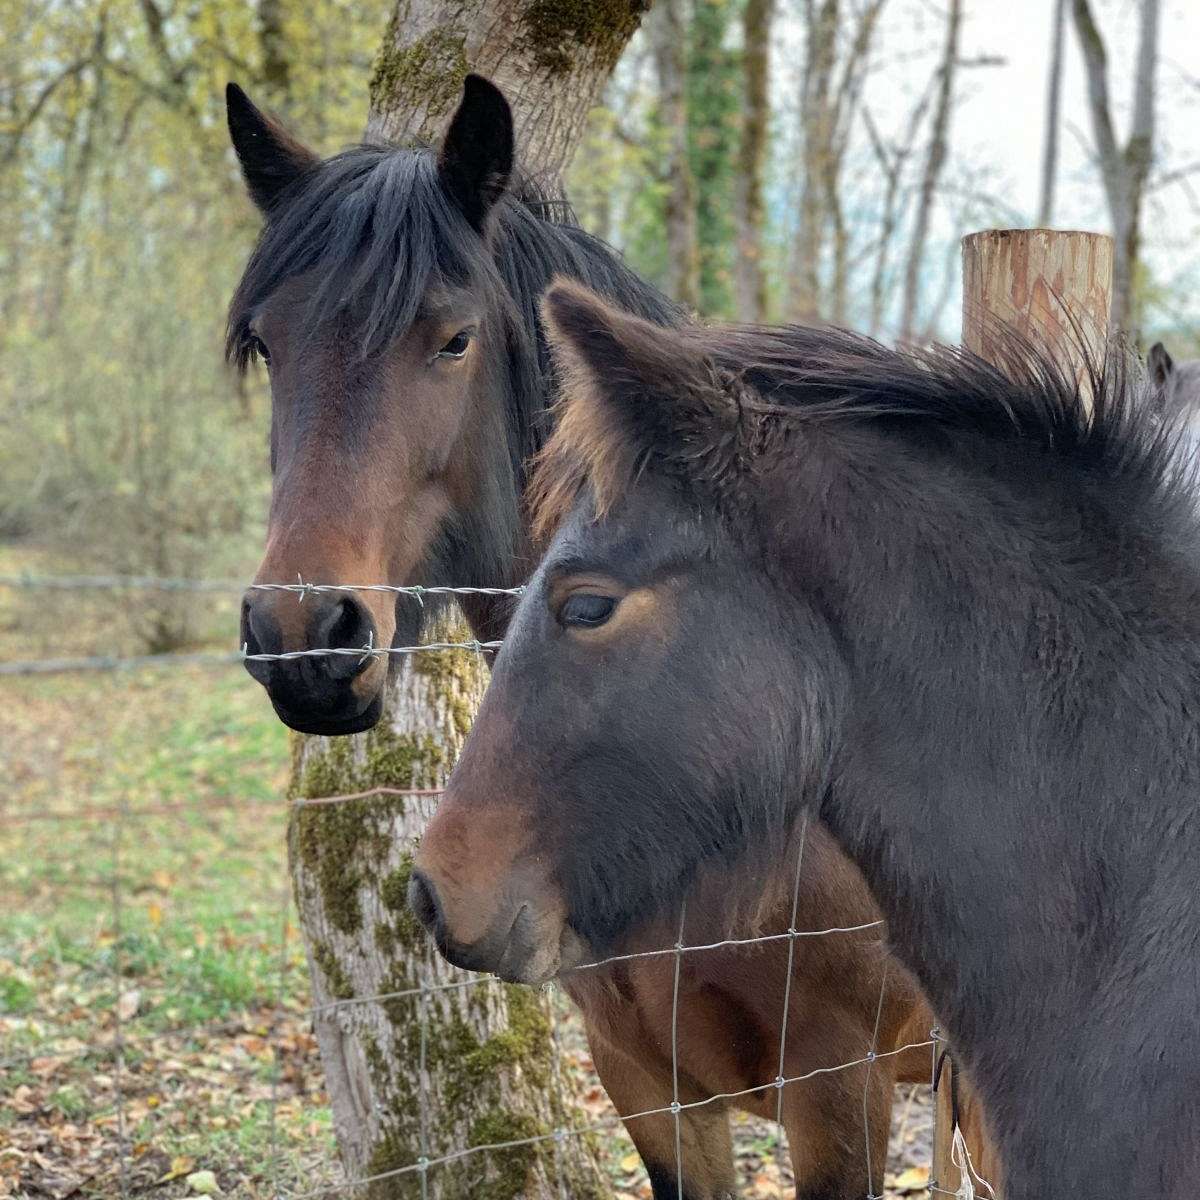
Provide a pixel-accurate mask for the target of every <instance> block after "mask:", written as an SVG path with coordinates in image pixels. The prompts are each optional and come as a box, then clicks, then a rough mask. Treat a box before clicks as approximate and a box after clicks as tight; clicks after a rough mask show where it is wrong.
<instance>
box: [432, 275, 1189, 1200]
mask: <svg viewBox="0 0 1200 1200" xmlns="http://www.w3.org/2000/svg"><path fill="white" fill-rule="evenodd" d="M546 314H547V320H548V324H549V327H550V336H551V340H552V344H554V346H555V347H556V352H557V355H558V358H559V360H560V363H561V367H562V370H563V373H564V377H565V389H566V394H567V398H566V400H565V403H564V407H563V410H562V413H561V415H560V417H559V419H558V422H557V426H556V431H555V433H554V435H553V437H552V438H551V440H550V442H549V444H548V446H547V447H546V448H545V450H544V451H543V453H542V456H541V463H540V467H539V472H538V478H537V479H536V480H535V483H534V491H535V494H536V496H537V498H538V499H537V504H538V512H539V520H540V521H541V523H542V524H543V525H544V526H546V527H547V528H548V529H552V530H554V531H556V532H555V533H554V537H553V540H552V542H551V544H550V547H549V550H548V552H547V554H546V556H545V558H544V560H543V561H542V563H541V565H540V566H539V568H538V570H537V572H536V574H535V575H534V576H533V578H532V580H531V581H530V583H529V586H528V588H527V589H526V592H525V594H524V596H523V598H522V599H521V601H520V604H519V607H518V609H517V612H516V615H515V617H514V619H513V621H512V624H511V625H510V627H509V631H508V635H507V638H506V640H505V643H504V646H503V648H502V649H501V651H500V653H499V656H498V659H497V662H496V665H495V669H494V673H493V675H492V680H491V684H490V687H489V690H488V692H487V694H486V697H485V699H484V702H483V705H482V708H481V710H480V712H479V715H478V718H477V720H476V722H475V725H474V727H473V729H472V731H471V734H470V736H469V738H468V740H467V743H466V746H465V748H464V751H463V754H462V756H461V758H460V760H459V762H458V764H457V766H456V767H455V769H454V772H453V774H452V776H451V779H450V781H449V786H448V790H447V792H446V794H445V796H444V798H443V800H442V803H441V805H440V806H439V808H438V811H437V813H436V815H435V817H434V819H433V821H432V822H431V824H430V826H429V828H428V830H427V832H426V835H425V837H424V838H423V840H422V843H421V846H420V851H419V854H418V855H417V859H416V868H417V872H416V874H415V875H414V881H413V884H412V888H411V896H410V900H411V903H412V905H413V908H414V911H415V912H416V913H417V914H418V916H420V917H421V918H422V919H423V920H425V921H426V922H427V923H428V924H429V925H430V926H431V927H432V928H433V929H434V930H435V932H436V934H437V936H438V938H439V941H440V942H441V943H442V944H443V945H446V946H449V947H452V948H455V949H456V950H457V952H460V953H461V952H464V951H465V952H467V953H474V954H475V956H476V958H477V964H476V965H478V966H484V965H487V964H488V963H489V962H490V963H493V964H500V965H502V966H503V969H504V970H505V971H506V972H508V973H511V974H512V975H514V976H519V975H521V974H522V963H533V964H535V965H536V971H537V973H545V974H549V973H551V972H560V973H561V972H569V970H570V968H571V967H572V965H573V964H574V963H576V962H577V961H578V960H579V958H580V957H581V956H582V955H584V954H588V955H591V954H604V953H607V952H608V951H609V949H610V947H613V946H616V945H619V944H620V940H621V936H622V933H623V931H624V930H625V929H626V928H628V927H630V926H631V925H633V924H637V923H639V922H641V921H643V920H644V919H645V916H644V914H645V913H646V912H647V911H648V910H659V911H662V912H663V913H665V914H669V913H671V912H672V911H673V912H676V913H677V912H678V911H679V907H680V905H681V903H683V902H684V900H685V898H686V897H687V895H688V892H689V887H690V883H691V881H692V880H693V879H694V878H696V877H697V876H698V875H703V874H714V873H715V874H717V875H721V876H723V877H724V878H725V879H726V881H727V887H728V889H729V890H730V891H731V892H732V891H737V890H740V889H741V888H743V887H745V886H746V885H747V884H748V883H749V882H750V881H753V880H754V879H755V877H756V876H757V875H758V874H759V873H760V872H764V871H771V870H772V869H774V868H775V865H776V863H777V860H778V857H779V855H780V848H781V847H784V846H786V845H787V842H788V839H789V837H790V836H791V835H792V832H793V830H794V829H795V827H796V824H797V822H798V821H800V820H801V819H802V816H803V814H804V813H806V812H807V813H811V814H813V815H817V816H819V817H820V819H821V820H822V821H823V822H824V824H825V826H826V827H827V828H828V829H829V830H830V832H831V834H832V836H833V837H834V838H835V839H836V841H837V843H838V844H839V845H840V847H841V848H842V849H843V850H844V851H845V853H846V854H847V855H849V857H850V858H851V859H852V860H853V861H854V862H855V863H856V864H857V865H858V867H859V868H860V869H861V871H862V873H863V875H864V877H865V879H866V881H867V883H868V885H869V887H870V890H871V893H872V895H873V896H874V898H875V900H876V901H877V903H878V904H879V906H880V908H881V910H882V911H883V913H884V914H885V916H886V918H887V929H888V938H889V944H890V946H891V948H892V950H893V951H894V953H895V955H896V956H897V957H898V958H899V960H900V961H901V962H903V963H904V964H905V966H906V967H907V968H908V969H909V970H911V971H912V973H913V974H914V975H915V977H916V978H917V980H918V981H919V983H920V984H921V986H922V987H923V989H924V991H925V993H926V994H927V995H928V996H929V998H930V1000H931V1001H932V1004H933V1008H934V1010H935V1011H936V1012H937V1014H938V1015H939V1017H940V1018H941V1021H942V1024H943V1026H944V1028H945V1029H946V1030H947V1031H948V1034H949V1037H950V1039H951V1042H952V1044H953V1045H954V1047H955V1049H956V1053H957V1054H958V1056H959V1057H960V1058H961V1060H962V1061H963V1062H964V1064H965V1067H966V1069H967V1072H968V1074H969V1075H970V1078H971V1080H972V1083H973V1085H974V1087H975V1088H976V1091H977V1094H978V1096H979V1098H980V1099H981V1101H982V1105H983V1108H984V1110H985V1111H986V1113H987V1117H988V1125H989V1130H990V1133H991V1135H992V1136H993V1137H994V1139H995V1144H996V1147H997V1149H998V1153H999V1158H1000V1162H1001V1166H1002V1169H1003V1174H1004V1183H1005V1196H1006V1197H1007V1198H1008V1200H1032V1198H1033V1197H1042V1196H1065V1195H1086V1196H1089V1197H1096V1198H1097V1200H1128V1197H1131V1196H1137V1197H1149V1196H1155V1197H1165V1198H1180V1200H1181V1198H1182V1197H1185V1196H1190V1195H1192V1194H1193V1193H1194V1191H1195V1187H1196V1179H1197V1177H1198V1174H1200V1051H1198V1050H1197V1047H1198V1046H1200V969H1198V966H1197V964H1198V961H1200V960H1198V957H1197V955H1198V953H1200V810H1198V808H1197V797H1198V796H1200V558H1198V552H1197V546H1198V545H1200V537H1198V532H1200V531H1198V530H1197V527H1196V524H1197V517H1196V511H1195V493H1196V479H1195V469H1194V468H1193V467H1189V466H1188V464H1187V463H1186V462H1185V459H1184V456H1183V455H1182V454H1181V453H1180V452H1179V449H1178V440H1177V438H1178V431H1177V430H1176V429H1172V428H1171V427H1170V426H1166V427H1164V426H1163V425H1162V424H1161V422H1159V420H1158V419H1157V418H1156V417H1155V415H1154V414H1153V413H1152V412H1151V411H1150V410H1149V408H1147V407H1145V406H1139V405H1137V404H1136V403H1135V396H1136V389H1135V387H1134V386H1133V385H1132V384H1130V383H1129V382H1127V380H1126V377H1125V372H1124V368H1123V367H1122V365H1121V360H1119V359H1116V358H1114V359H1113V360H1111V362H1110V363H1109V364H1108V365H1103V366H1099V365H1098V366H1096V367H1095V369H1094V370H1093V371H1092V372H1091V375H1090V379H1089V380H1088V381H1087V383H1088V384H1089V385H1090V386H1088V387H1087V388H1086V389H1085V390H1086V391H1087V392H1089V393H1090V397H1091V399H1090V400H1089V399H1088V398H1086V397H1085V395H1084V392H1083V391H1081V389H1080V387H1079V385H1078V383H1077V381H1076V379H1075V378H1074V376H1073V375H1068V374H1066V373H1065V372H1063V371H1062V370H1061V369H1060V368H1059V367H1057V366H1056V365H1055V364H1054V363H1053V362H1052V361H1051V360H1050V359H1049V358H1048V357H1047V356H1046V355H1045V354H1044V353H1042V352H1039V351H1037V350H1036V349H1034V348H1032V347H1030V346H1028V345H1024V344H1022V343H1020V342H1019V341H1018V340H1017V339H1016V337H1015V335H1014V337H1013V339H1012V341H1011V344H1010V347H1009V350H1008V351H1007V352H1006V358H1007V361H1006V362H1005V363H1004V364H1003V366H1004V370H1003V371H1001V370H999V369H997V368H996V367H994V366H992V365H989V364H987V363H985V362H983V361H982V360H979V359H976V358H974V357H972V356H970V355H969V354H967V353H966V352H962V351H955V350H950V349H938V350H933V351H928V352H919V351H909V352H898V351H892V350H887V349H884V348H883V347H881V346H879V345H877V344H875V343H873V342H870V341H868V340H866V339H862V338H858V337H856V336H854V335H851V334H846V333H841V332H836V331H828V330H814V329H799V328H777V329H752V330H720V329H713V330H705V329H700V328H695V327H690V328H681V329H664V328H661V327H658V326H655V325H652V324H650V323H647V322H645V321H642V320H639V319H638V318H636V317H633V316H630V315H627V314H623V313H620V312H618V311H616V310H615V309H613V308H612V307H611V306H610V305H608V304H606V303H605V302H604V301H603V300H601V299H599V298H597V297H595V296H594V295H592V294H589V293H588V292H587V291H585V290H584V289H582V288H580V287H579V286H578V285H577V284H570V283H564V284H560V285H558V286H556V287H554V288H553V289H552V290H551V291H550V292H549V294H548V298H547V300H546ZM1114 364H1115V365H1114ZM498 827H500V828H503V830H504V832H505V840H504V842H503V843H502V848H501V849H498V843H497V841H496V840H495V837H494V831H495V830H496V829H497V828H498ZM481 914H488V917H487V918H484V917H482V916H481ZM667 919H668V921H669V917H668V918H667ZM481 926H484V927H486V933H484V934H483V935H482V936H481V937H480V939H479V940H478V941H476V942H475V943H474V944H473V945H471V946H467V947H461V946H459V945H458V939H459V938H460V937H461V936H463V932H462V931H466V932H467V936H471V934H470V931H472V930H478V929H480V928H481ZM769 1077H770V1073H769V1072H768V1073H767V1074H766V1075H764V1077H763V1078H761V1080H760V1082H761V1083H763V1084H768V1083H769Z"/></svg>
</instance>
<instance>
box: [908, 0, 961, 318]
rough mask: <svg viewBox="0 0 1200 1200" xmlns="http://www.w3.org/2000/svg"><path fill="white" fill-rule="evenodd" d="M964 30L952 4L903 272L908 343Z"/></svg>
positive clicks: (957, 5) (956, 1) (955, 1)
mask: <svg viewBox="0 0 1200 1200" xmlns="http://www.w3.org/2000/svg"><path fill="white" fill-rule="evenodd" d="M961 27H962V0H950V8H949V12H948V13H947V16H946V42H945V48H944V49H943V51H942V62H941V66H940V68H939V81H938V98H937V105H936V107H935V108H934V113H933V129H932V131H931V133H930V137H929V153H928V155H927V156H926V159H925V171H924V174H923V176H922V178H921V190H920V194H919V196H918V198H917V212H916V218H915V220H914V223H913V235H912V241H911V242H910V243H909V247H908V261H907V263H906V264H905V268H904V300H903V305H902V308H901V313H900V337H901V338H902V339H904V340H909V339H911V338H912V336H913V332H914V330H915V329H916V326H917V306H918V304H919V302H920V298H921V269H922V267H923V266H924V265H925V245H926V243H927V242H928V240H929V218H930V215H931V214H932V211H933V204H934V196H935V194H936V192H937V186H938V181H939V180H940V179H941V175H942V167H943V166H944V165H945V162H946V151H947V148H948V143H949V136H950V117H951V113H952V111H953V107H954V79H955V67H956V66H957V63H958V37H959V31H960V29H961Z"/></svg>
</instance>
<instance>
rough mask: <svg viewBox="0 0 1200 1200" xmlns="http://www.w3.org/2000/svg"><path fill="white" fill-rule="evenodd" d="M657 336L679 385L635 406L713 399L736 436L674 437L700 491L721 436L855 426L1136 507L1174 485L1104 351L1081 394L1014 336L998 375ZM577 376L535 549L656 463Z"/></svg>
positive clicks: (705, 334)
mask: <svg viewBox="0 0 1200 1200" xmlns="http://www.w3.org/2000/svg"><path fill="white" fill-rule="evenodd" d="M1077 336H1078V337H1079V342H1080V345H1081V346H1083V347H1084V348H1085V349H1086V341H1085V339H1084V338H1083V337H1082V335H1081V334H1079V335H1077ZM671 337H672V342H671V343H664V348H663V349H662V351H661V353H662V354H664V355H665V354H668V353H673V354H674V356H675V357H676V359H677V362H676V363H675V364H674V366H673V367H671V368H666V367H665V366H664V368H663V369H661V371H660V374H661V375H662V377H663V378H674V379H676V380H678V381H679V382H678V384H677V385H675V384H673V385H672V388H671V390H670V394H669V396H668V397H666V398H665V399H664V398H660V397H657V396H656V397H654V398H648V399H647V400H646V403H648V404H663V405H670V406H672V407H675V406H676V405H679V404H680V403H682V406H683V407H684V408H685V409H691V408H693V407H694V406H693V405H690V404H689V403H688V392H689V391H691V390H694V389H695V388H696V387H698V386H699V387H705V386H707V387H711V388H718V387H719V388H722V389H723V390H724V392H725V396H726V408H727V410H728V411H729V412H730V413H731V414H733V417H732V418H731V419H733V420H734V422H735V425H736V428H717V429H714V430H710V432H709V440H710V442H711V441H713V440H715V443H716V444H705V441H704V439H703V438H702V437H700V436H698V435H693V436H688V437H687V438H686V440H685V445H686V447H687V449H686V452H685V453H684V454H683V455H682V456H680V455H678V454H676V455H674V456H673V458H672V461H671V463H670V467H671V470H672V471H673V472H674V473H675V474H680V473H682V474H684V475H686V476H690V478H691V479H692V480H693V481H696V482H700V481H701V480H702V478H703V477H708V478H711V475H712V469H711V464H712V461H713V459H714V456H715V455H719V454H724V455H725V457H726V459H727V458H728V455H729V453H730V451H729V440H730V437H731V436H736V437H737V438H738V439H739V445H740V446H741V448H742V450H743V452H746V451H747V450H748V451H749V452H750V454H751V456H753V454H756V453H758V452H761V450H762V448H763V447H764V446H765V445H769V444H774V439H770V438H768V437H767V436H766V434H767V432H768V431H769V430H770V429H772V428H779V427H781V426H783V425H784V424H785V423H789V424H793V425H794V426H797V427H798V426H801V425H803V424H817V423H821V424H830V423H840V424H845V423H858V424H869V425H873V426H876V427H880V428H884V429H886V430H887V431H888V432H889V434H891V435H893V436H896V437H898V438H905V439H910V440H915V439H925V440H927V439H928V438H929V437H930V436H931V435H934V434H936V433H941V434H943V435H945V434H951V435H959V436H961V437H966V438H972V439H978V440H980V441H985V442H992V443H995V442H1003V443H1006V444H1009V445H1018V444H1019V445H1024V446H1028V447H1036V448H1037V449H1038V450H1039V451H1040V452H1044V453H1049V454H1053V455H1054V456H1056V457H1057V458H1058V459H1060V460H1061V461H1062V462H1063V463H1064V465H1070V466H1071V467H1072V468H1073V469H1077V470H1080V471H1083V472H1087V473H1089V474H1092V475H1094V476H1099V477H1101V478H1105V479H1109V480H1112V481H1113V482H1120V483H1122V484H1123V485H1125V489H1126V490H1125V492H1124V494H1125V495H1128V494H1129V492H1128V489H1129V487H1130V485H1132V486H1133V488H1134V490H1135V491H1136V492H1138V493H1140V494H1141V495H1142V496H1144V497H1146V498H1147V499H1148V498H1149V497H1151V496H1155V497H1163V496H1164V495H1166V494H1167V493H1168V492H1169V491H1171V485H1172V484H1173V483H1174V482H1176V481H1179V480H1180V478H1181V475H1186V474H1187V472H1180V471H1179V470H1177V469H1173V467H1175V466H1176V465H1177V460H1176V458H1175V454H1174V447H1175V444H1176V442H1177V436H1178V431H1177V430H1176V429H1175V428H1174V427H1173V426H1172V425H1170V424H1164V423H1163V422H1161V421H1160V420H1159V419H1158V418H1156V416H1155V415H1154V414H1153V412H1152V411H1151V410H1150V406H1148V405H1141V404H1138V403H1137V395H1138V393H1137V391H1136V388H1135V387H1134V386H1133V383H1132V381H1131V380H1130V378H1129V373H1128V367H1127V358H1126V355H1125V354H1124V353H1123V352H1122V349H1121V347H1120V346H1119V345H1118V344H1117V343H1116V342H1114V343H1112V344H1111V345H1109V346H1107V347H1106V348H1105V350H1104V357H1103V360H1098V358H1097V356H1096V355H1095V354H1094V353H1092V352H1091V351H1087V353H1085V354H1084V355H1083V361H1084V362H1085V367H1084V371H1083V382H1082V384H1081V383H1080V382H1078V381H1077V380H1076V379H1075V378H1074V376H1073V375H1071V374H1070V373H1069V372H1068V371H1067V370H1065V369H1064V368H1063V367H1062V366H1061V365H1060V364H1059V363H1058V362H1057V361H1056V360H1055V359H1054V358H1052V357H1051V356H1050V354H1049V352H1048V351H1047V350H1045V349H1043V348H1040V347H1038V346H1036V345H1034V344H1033V343H1032V342H1031V341H1030V340H1028V339H1027V338H1024V337H1022V336H1021V335H1019V334H1017V333H1016V332H1014V331H1004V332H1003V335H1002V336H1001V337H1000V338H999V339H998V342H999V345H1000V363H999V365H994V364H992V363H990V362H987V361H985V360H984V359H981V358H979V357H978V356H977V355H974V354H972V353H970V352H969V351H967V350H964V349H961V348H957V347H950V346H935V347H933V348H930V349H905V350H893V349H889V348H888V347H885V346H883V345H881V344H880V343H878V342H876V341H874V340H872V339H870V338H867V337H863V336H860V335H857V334H853V333H849V332H846V331H843V330H836V329H825V328H813V327H807V326H794V325H790V326H779V327H747V326H726V327H715V328H703V327H699V326H691V327H688V328H685V329H681V330H678V331H676V332H674V333H673V334H672V335H671ZM582 375H586V372H580V371H576V372H574V373H573V374H572V375H570V376H569V377H568V378H566V380H565V388H564V397H563V399H562V400H561V401H560V403H559V406H558V411H559V417H558V423H557V427H556V429H555V432H554V433H553V434H552V436H551V438H550V439H549V441H548V442H547V444H546V446H545V448H544V449H543V450H542V452H541V454H540V455H539V457H538V460H537V463H536V465H535V469H534V472H533V478H532V484H531V489H530V497H531V507H532V509H533V515H534V526H535V533H536V536H537V537H538V538H539V540H544V539H546V538H548V537H549V536H551V535H552V534H553V532H554V530H555V529H557V527H558V526H559V525H560V524H561V523H562V521H563V520H564V519H565V517H566V515H567V514H568V513H569V512H570V510H571V508H572V507H573V506H574V504H575V501H576V498H577V497H578V495H579V493H580V491H581V490H582V489H583V488H585V487H586V488H588V489H589V490H590V491H591V493H592V496H593V498H594V502H595V504H596V508H597V511H598V512H603V511H605V510H607V509H608V508H609V507H611V506H612V504H613V503H614V502H615V501H616V500H617V499H619V498H620V496H621V495H623V494H624V492H625V491H626V490H627V489H628V488H629V487H630V486H631V485H632V484H633V483H634V482H635V480H636V478H637V476H638V475H639V474H640V472H641V471H643V470H644V469H645V468H646V465H647V463H648V461H650V460H653V459H655V458H656V451H655V448H654V446H653V445H651V446H650V447H643V448H642V449H641V450H640V451H636V452H635V450H634V448H633V447H631V446H630V445H629V444H628V443H629V440H630V439H629V437H628V435H627V433H625V431H624V430H623V429H622V428H620V423H619V421H618V419H617V417H616V416H615V415H614V414H613V413H612V411H611V406H610V405H606V404H604V403H603V402H597V398H596V397H595V395H594V394H592V393H593V392H594V390H595V389H596V388H597V387H603V386H604V382H605V381H604V380H598V381H597V380H593V379H585V378H581V376H582ZM661 424H662V425H664V426H665V425H666V424H667V422H665V421H664V422H661ZM665 436H667V437H669V436H670V435H669V434H667V435H665ZM663 448H664V451H665V450H666V448H667V447H666V445H665V444H664V447H663Z"/></svg>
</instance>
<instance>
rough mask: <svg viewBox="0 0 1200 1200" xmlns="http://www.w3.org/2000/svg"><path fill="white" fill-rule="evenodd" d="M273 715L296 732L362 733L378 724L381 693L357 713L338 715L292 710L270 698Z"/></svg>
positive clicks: (326, 735)
mask: <svg viewBox="0 0 1200 1200" xmlns="http://www.w3.org/2000/svg"><path fill="white" fill-rule="evenodd" d="M271 705H272V707H273V708H274V709H275V715H276V716H277V717H278V718H279V719H280V720H281V721H282V722H283V723H284V724H285V725H286V726H287V727H288V728H289V729H294V730H295V731H296V732H297V733H315V734H320V735H322V736H323V737H348V736H349V735H350V734H352V733H364V732H366V730H368V729H372V728H374V726H376V725H378V724H379V718H380V717H381V716H382V715H383V695H382V694H380V695H377V696H375V697H374V698H373V699H372V700H371V702H370V703H369V704H368V705H367V706H366V708H364V709H363V710H362V711H361V712H358V713H348V714H345V715H338V714H334V713H304V712H294V711H293V710H291V709H289V708H286V707H284V706H283V705H281V704H279V703H278V702H276V701H275V700H274V699H272V700H271Z"/></svg>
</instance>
